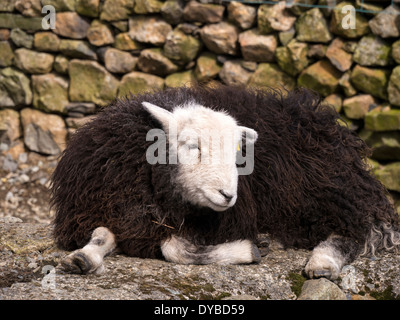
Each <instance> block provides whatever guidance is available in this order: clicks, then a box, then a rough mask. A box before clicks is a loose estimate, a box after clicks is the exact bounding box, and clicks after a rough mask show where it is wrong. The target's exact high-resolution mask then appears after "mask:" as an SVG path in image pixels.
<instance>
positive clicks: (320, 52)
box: [307, 44, 328, 60]
mask: <svg viewBox="0 0 400 320" xmlns="http://www.w3.org/2000/svg"><path fill="white" fill-rule="evenodd" d="M326 50H328V47H327V46H326V45H323V44H310V45H309V49H308V53H307V57H308V58H311V59H318V60H319V59H323V58H324V57H325V53H326Z"/></svg>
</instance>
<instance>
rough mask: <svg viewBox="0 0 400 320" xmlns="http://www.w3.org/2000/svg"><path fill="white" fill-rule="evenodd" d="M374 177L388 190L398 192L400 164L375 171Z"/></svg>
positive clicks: (395, 163) (396, 163)
mask: <svg viewBox="0 0 400 320" xmlns="http://www.w3.org/2000/svg"><path fill="white" fill-rule="evenodd" d="M374 175H375V176H376V177H377V178H378V180H379V181H380V182H382V183H383V185H384V186H385V187H386V188H387V189H388V190H391V191H397V192H400V162H394V163H390V164H388V165H386V166H383V167H382V168H379V169H376V170H375V171H374Z"/></svg>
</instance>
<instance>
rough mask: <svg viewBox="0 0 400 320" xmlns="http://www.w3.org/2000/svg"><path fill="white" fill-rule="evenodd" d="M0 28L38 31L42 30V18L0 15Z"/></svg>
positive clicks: (9, 14) (10, 14)
mask: <svg viewBox="0 0 400 320" xmlns="http://www.w3.org/2000/svg"><path fill="white" fill-rule="evenodd" d="M0 28H6V29H16V28H20V29H22V30H29V31H39V30H41V29H42V17H24V16H23V15H20V14H12V13H0Z"/></svg>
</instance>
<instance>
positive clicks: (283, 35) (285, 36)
mask: <svg viewBox="0 0 400 320" xmlns="http://www.w3.org/2000/svg"><path fill="white" fill-rule="evenodd" d="M295 34H296V30H295V29H294V28H293V27H292V28H290V29H289V30H288V31H281V32H279V34H278V37H279V41H280V43H281V44H282V45H283V46H286V45H287V44H288V43H289V42H290V41H291V40H292V39H293V38H294V36H295Z"/></svg>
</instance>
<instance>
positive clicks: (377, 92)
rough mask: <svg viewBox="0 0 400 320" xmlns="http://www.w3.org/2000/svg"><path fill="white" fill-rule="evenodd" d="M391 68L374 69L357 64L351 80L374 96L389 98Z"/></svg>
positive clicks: (357, 87)
mask: <svg viewBox="0 0 400 320" xmlns="http://www.w3.org/2000/svg"><path fill="white" fill-rule="evenodd" d="M389 75H390V70H384V69H372V68H366V67H362V66H360V65H356V66H355V67H354V69H353V71H352V73H351V76H350V80H351V83H352V84H353V85H354V87H355V88H356V89H358V90H360V91H362V92H365V93H369V94H372V95H373V96H374V97H377V98H381V99H384V100H387V85H388V82H389Z"/></svg>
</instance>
